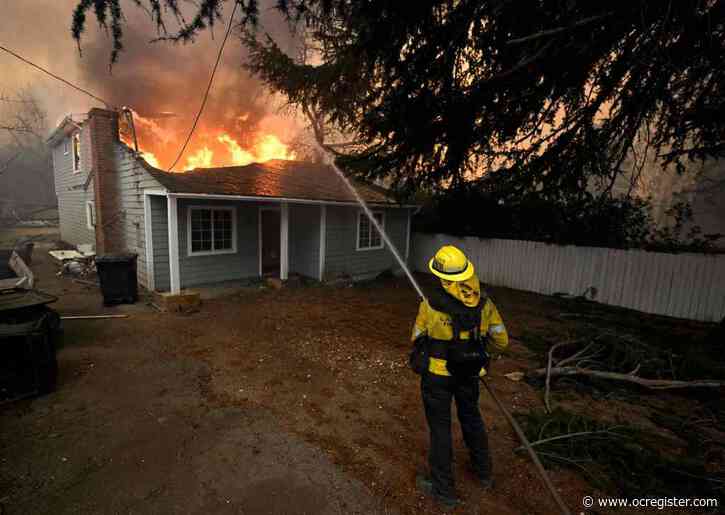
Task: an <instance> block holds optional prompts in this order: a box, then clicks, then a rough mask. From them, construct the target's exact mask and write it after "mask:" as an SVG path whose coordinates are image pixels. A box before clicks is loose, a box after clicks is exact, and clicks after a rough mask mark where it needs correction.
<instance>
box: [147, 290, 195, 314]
mask: <svg viewBox="0 0 725 515" xmlns="http://www.w3.org/2000/svg"><path fill="white" fill-rule="evenodd" d="M157 299H158V305H159V308H161V311H172V312H181V313H191V312H194V311H198V310H199V306H201V296H200V295H199V292H196V291H193V290H182V291H181V292H180V293H176V294H173V293H169V292H163V293H160V294H158V295H157Z"/></svg>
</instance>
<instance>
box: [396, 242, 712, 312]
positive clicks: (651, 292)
mask: <svg viewBox="0 0 725 515" xmlns="http://www.w3.org/2000/svg"><path fill="white" fill-rule="evenodd" d="M448 244H451V245H456V246H457V247H459V248H460V249H461V250H463V251H464V252H465V253H466V255H467V256H468V258H469V259H470V260H471V261H473V263H474V265H475V266H476V271H477V273H478V276H479V278H480V279H481V281H483V282H484V283H487V284H490V285H493V286H505V287H508V288H516V289H519V290H526V291H533V292H536V293H543V294H546V295H551V294H553V293H567V294H571V295H582V294H584V293H587V298H592V299H593V300H595V301H597V302H601V303H603V304H611V305H613V306H622V307H626V308H631V309H636V310H638V311H644V312H646V313H655V314H658V315H667V316H672V317H678V318H687V319H691V320H702V321H719V320H721V319H722V318H723V316H725V255H722V254H721V255H704V254H692V253H687V254H665V253H660V252H647V251H643V250H618V249H608V248H596V247H576V246H560V245H549V244H546V243H540V242H533V241H520V240H498V239H480V238H471V237H465V238H457V237H454V236H448V235H444V234H436V235H430V234H417V233H416V234H413V236H412V245H411V253H410V263H411V266H412V267H413V269H414V270H418V271H420V272H428V260H429V259H430V258H431V257H432V256H433V254H435V252H436V251H437V250H438V249H439V248H440V247H441V246H442V245H448ZM592 288H594V289H592ZM592 292H596V293H594V294H592Z"/></svg>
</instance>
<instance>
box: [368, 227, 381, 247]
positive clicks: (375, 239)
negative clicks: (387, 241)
mask: <svg viewBox="0 0 725 515" xmlns="http://www.w3.org/2000/svg"><path fill="white" fill-rule="evenodd" d="M380 241H381V240H380V233H379V232H378V231H377V229H375V227H373V228H372V232H371V234H370V246H371V247H379V246H380Z"/></svg>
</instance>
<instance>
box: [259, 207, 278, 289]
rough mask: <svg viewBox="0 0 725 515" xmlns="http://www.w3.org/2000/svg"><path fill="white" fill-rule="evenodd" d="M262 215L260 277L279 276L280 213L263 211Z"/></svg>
mask: <svg viewBox="0 0 725 515" xmlns="http://www.w3.org/2000/svg"><path fill="white" fill-rule="evenodd" d="M261 213H262V215H261V216H262V224H261V225H262V235H261V236H262V275H265V276H270V275H272V276H279V264H280V254H281V252H280V240H279V238H280V236H279V232H280V231H279V225H280V213H279V210H271V209H263V210H262V211H261Z"/></svg>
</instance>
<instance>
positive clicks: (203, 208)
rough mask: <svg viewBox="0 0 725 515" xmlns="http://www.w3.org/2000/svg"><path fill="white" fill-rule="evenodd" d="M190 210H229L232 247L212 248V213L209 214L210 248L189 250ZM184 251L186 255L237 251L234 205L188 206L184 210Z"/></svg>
mask: <svg viewBox="0 0 725 515" xmlns="http://www.w3.org/2000/svg"><path fill="white" fill-rule="evenodd" d="M192 211H229V212H231V213H232V248H231V249H221V250H216V249H214V215H213V214H212V216H211V238H212V239H211V245H212V250H199V251H196V252H194V251H192V250H191V213H192ZM186 252H187V255H188V256H190V257H191V256H194V257H196V256H216V255H220V254H236V253H237V208H236V207H234V206H189V207H188V209H187V210H186Z"/></svg>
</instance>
